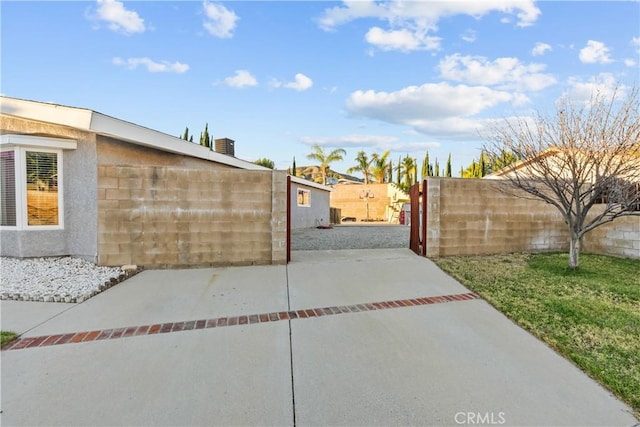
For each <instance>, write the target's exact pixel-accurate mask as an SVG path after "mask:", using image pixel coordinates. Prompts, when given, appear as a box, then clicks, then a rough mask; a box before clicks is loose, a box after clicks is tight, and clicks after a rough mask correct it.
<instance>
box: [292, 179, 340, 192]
mask: <svg viewBox="0 0 640 427" xmlns="http://www.w3.org/2000/svg"><path fill="white" fill-rule="evenodd" d="M290 176H291V182H295V183H296V184H300V185H306V186H307V187H312V188H317V189H318V190H324V191H329V192H331V191H333V188H331V187H327V186H326V185H322V184H317V183H315V182H313V181H307V180H306V179H302V178H298V177H297V176H293V175H290Z"/></svg>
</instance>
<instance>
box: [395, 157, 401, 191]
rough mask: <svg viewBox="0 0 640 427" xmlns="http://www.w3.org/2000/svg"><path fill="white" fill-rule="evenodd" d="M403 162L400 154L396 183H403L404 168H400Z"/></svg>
mask: <svg viewBox="0 0 640 427" xmlns="http://www.w3.org/2000/svg"><path fill="white" fill-rule="evenodd" d="M401 164H402V156H398V169H397V171H398V173H396V183H397V184H398V185H400V184H402V170H401V168H400V165H401Z"/></svg>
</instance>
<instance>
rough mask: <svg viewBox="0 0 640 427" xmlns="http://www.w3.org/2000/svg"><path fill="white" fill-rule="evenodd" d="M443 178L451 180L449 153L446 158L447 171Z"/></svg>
mask: <svg viewBox="0 0 640 427" xmlns="http://www.w3.org/2000/svg"><path fill="white" fill-rule="evenodd" d="M445 176H446V177H448V178H451V153H449V157H448V158H447V171H446V173H445Z"/></svg>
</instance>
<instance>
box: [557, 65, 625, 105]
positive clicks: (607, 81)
mask: <svg viewBox="0 0 640 427" xmlns="http://www.w3.org/2000/svg"><path fill="white" fill-rule="evenodd" d="M569 86H570V87H569V89H568V90H567V91H565V92H564V94H563V95H562V96H563V97H569V98H570V99H571V100H572V101H575V102H579V103H583V104H584V105H587V106H588V105H589V104H590V102H591V99H592V98H593V96H594V95H599V96H602V97H604V98H605V99H606V98H609V99H610V98H611V97H612V96H614V94H615V96H616V99H621V98H623V97H624V96H625V94H626V92H627V87H626V86H624V85H619V84H618V82H617V80H616V78H615V77H614V76H613V74H610V73H600V74H599V75H597V76H594V77H591V78H589V79H588V80H582V79H580V78H578V77H571V78H569Z"/></svg>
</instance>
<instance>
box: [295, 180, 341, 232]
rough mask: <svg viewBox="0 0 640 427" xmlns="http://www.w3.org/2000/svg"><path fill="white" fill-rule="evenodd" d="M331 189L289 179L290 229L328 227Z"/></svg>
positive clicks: (310, 182)
mask: <svg viewBox="0 0 640 427" xmlns="http://www.w3.org/2000/svg"><path fill="white" fill-rule="evenodd" d="M331 191H332V189H331V187H327V186H324V185H322V184H316V183H315V182H312V181H308V180H306V179H302V178H298V177H295V176H292V177H291V198H290V199H289V203H290V206H291V229H293V230H296V229H301V228H312V227H318V226H329V225H330V223H331V222H330V217H329V215H330V213H329V199H330V195H331Z"/></svg>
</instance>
